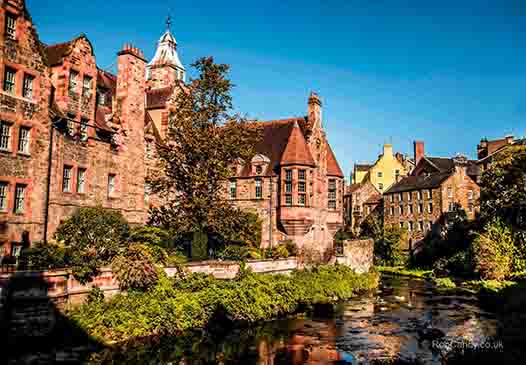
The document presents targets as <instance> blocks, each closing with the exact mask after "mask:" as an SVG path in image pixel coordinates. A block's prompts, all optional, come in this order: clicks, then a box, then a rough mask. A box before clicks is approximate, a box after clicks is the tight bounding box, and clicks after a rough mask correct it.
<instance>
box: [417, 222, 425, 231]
mask: <svg viewBox="0 0 526 365" xmlns="http://www.w3.org/2000/svg"><path fill="white" fill-rule="evenodd" d="M418 230H419V231H423V230H424V222H423V221H419V222H418Z"/></svg>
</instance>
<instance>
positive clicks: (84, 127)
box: [79, 119, 89, 142]
mask: <svg viewBox="0 0 526 365" xmlns="http://www.w3.org/2000/svg"><path fill="white" fill-rule="evenodd" d="M88 126H89V120H87V119H81V120H80V129H79V132H80V140H81V141H82V142H86V141H87V140H88V137H89V136H88Z"/></svg>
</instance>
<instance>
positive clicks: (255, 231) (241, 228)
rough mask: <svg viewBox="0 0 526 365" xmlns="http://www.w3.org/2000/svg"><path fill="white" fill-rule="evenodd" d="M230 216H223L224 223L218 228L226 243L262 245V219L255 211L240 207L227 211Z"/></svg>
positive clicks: (255, 246)
mask: <svg viewBox="0 0 526 365" xmlns="http://www.w3.org/2000/svg"><path fill="white" fill-rule="evenodd" d="M225 213H226V214H228V215H229V217H224V218H223V225H222V227H221V228H220V229H219V230H218V233H219V234H220V235H221V237H222V239H223V240H224V242H225V243H226V244H237V245H246V246H250V247H252V248H259V247H260V246H261V225H262V222H261V219H260V218H259V215H258V214H257V213H254V212H250V211H244V210H241V209H238V208H229V209H228V210H226V211H225Z"/></svg>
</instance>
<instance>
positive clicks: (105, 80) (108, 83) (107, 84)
mask: <svg viewBox="0 0 526 365" xmlns="http://www.w3.org/2000/svg"><path fill="white" fill-rule="evenodd" d="M97 86H101V87H103V88H105V89H108V90H115V88H116V87H117V76H115V75H114V74H112V73H110V72H108V71H105V70H102V69H100V68H97Z"/></svg>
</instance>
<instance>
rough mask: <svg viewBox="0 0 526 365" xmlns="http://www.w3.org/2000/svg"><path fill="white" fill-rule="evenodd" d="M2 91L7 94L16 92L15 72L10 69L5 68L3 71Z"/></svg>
mask: <svg viewBox="0 0 526 365" xmlns="http://www.w3.org/2000/svg"><path fill="white" fill-rule="evenodd" d="M3 90H4V91H5V92H6V93H9V94H14V93H15V92H16V70H15V69H13V68H11V67H5V69H4V85H3Z"/></svg>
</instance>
